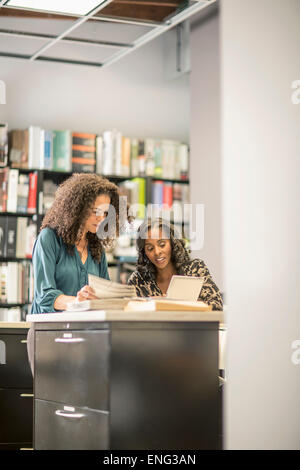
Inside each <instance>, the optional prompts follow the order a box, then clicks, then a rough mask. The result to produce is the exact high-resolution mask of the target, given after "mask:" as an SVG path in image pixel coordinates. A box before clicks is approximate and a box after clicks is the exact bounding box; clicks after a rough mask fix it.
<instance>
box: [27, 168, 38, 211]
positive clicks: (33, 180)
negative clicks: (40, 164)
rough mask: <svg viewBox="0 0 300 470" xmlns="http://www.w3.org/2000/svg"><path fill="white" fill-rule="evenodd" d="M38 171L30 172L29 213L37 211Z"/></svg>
mask: <svg viewBox="0 0 300 470" xmlns="http://www.w3.org/2000/svg"><path fill="white" fill-rule="evenodd" d="M37 177H38V174H37V172H36V171H35V172H33V173H29V193H28V205H27V212H28V213H29V214H35V213H36V196H37Z"/></svg>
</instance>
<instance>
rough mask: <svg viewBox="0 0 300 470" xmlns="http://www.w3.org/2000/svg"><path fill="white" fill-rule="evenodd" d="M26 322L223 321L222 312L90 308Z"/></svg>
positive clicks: (27, 318)
mask: <svg viewBox="0 0 300 470" xmlns="http://www.w3.org/2000/svg"><path fill="white" fill-rule="evenodd" d="M26 320H27V322H72V321H76V322H89V321H93V322H95V321H100V322H103V321H118V322H120V321H147V322H148V321H156V322H160V321H167V322H170V321H176V322H187V321H191V322H219V323H224V312H222V311H210V312H195V311H182V312H181V311H158V312H146V311H145V312H127V311H124V310H90V311H85V312H61V313H39V314H35V315H27V317H26Z"/></svg>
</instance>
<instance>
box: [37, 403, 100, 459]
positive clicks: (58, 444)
mask: <svg viewBox="0 0 300 470" xmlns="http://www.w3.org/2000/svg"><path fill="white" fill-rule="evenodd" d="M34 423H35V424H34V435H35V442H34V448H35V449H36V450H103V449H108V446H109V413H108V412H103V411H96V410H90V409H87V408H79V407H77V408H75V407H72V406H68V405H63V404H61V403H50V402H47V401H43V400H35V418H34Z"/></svg>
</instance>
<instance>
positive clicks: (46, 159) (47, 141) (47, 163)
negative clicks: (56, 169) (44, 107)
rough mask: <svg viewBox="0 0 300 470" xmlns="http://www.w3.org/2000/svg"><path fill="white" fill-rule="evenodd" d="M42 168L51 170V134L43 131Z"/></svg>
mask: <svg viewBox="0 0 300 470" xmlns="http://www.w3.org/2000/svg"><path fill="white" fill-rule="evenodd" d="M44 145H45V147H44V168H45V170H52V166H53V134H52V131H47V130H45V142H44Z"/></svg>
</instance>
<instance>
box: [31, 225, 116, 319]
mask: <svg viewBox="0 0 300 470" xmlns="http://www.w3.org/2000/svg"><path fill="white" fill-rule="evenodd" d="M32 261H33V275H34V299H33V303H32V307H31V313H49V312H55V308H54V302H55V299H56V298H57V297H58V296H59V295H62V294H63V295H73V296H76V295H77V292H78V291H79V290H80V289H81V288H82V287H83V286H85V285H87V284H88V274H94V275H96V276H100V277H102V278H104V279H109V275H108V271H107V261H106V256H105V253H104V252H103V253H102V257H101V260H100V263H99V262H97V261H95V260H94V259H93V257H92V255H91V252H90V250H89V249H88V257H87V260H86V262H85V263H84V264H83V263H82V261H81V259H80V256H79V253H78V251H77V249H76V248H74V255H72V254H70V253H69V252H68V251H67V247H66V245H65V244H64V242H63V241H62V239H61V237H59V236H58V235H57V234H56V233H55V231H54V230H52V229H51V228H44V229H43V230H42V231H41V233H40V234H39V236H38V238H37V240H36V242H35V246H34V249H33V258H32Z"/></svg>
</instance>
